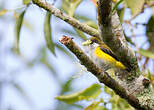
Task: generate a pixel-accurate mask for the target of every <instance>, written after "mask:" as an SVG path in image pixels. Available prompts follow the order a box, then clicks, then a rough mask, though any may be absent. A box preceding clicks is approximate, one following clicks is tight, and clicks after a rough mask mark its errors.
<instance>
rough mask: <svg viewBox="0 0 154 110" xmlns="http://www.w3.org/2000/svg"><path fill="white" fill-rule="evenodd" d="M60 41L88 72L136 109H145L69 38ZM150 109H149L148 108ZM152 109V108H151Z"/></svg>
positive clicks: (65, 37)
mask: <svg viewBox="0 0 154 110" xmlns="http://www.w3.org/2000/svg"><path fill="white" fill-rule="evenodd" d="M60 42H61V43H62V44H64V45H65V46H66V47H67V48H68V49H69V50H70V51H71V52H72V53H74V54H75V55H76V57H77V58H78V59H79V60H80V62H81V64H82V65H84V66H85V67H86V68H87V70H88V71H89V72H91V73H92V74H93V75H95V76H96V77H97V78H98V79H99V81H100V82H101V83H104V84H105V85H106V86H108V87H109V88H111V89H112V90H114V92H115V93H116V94H118V95H119V96H120V97H122V98H124V99H126V100H127V101H128V103H129V104H130V105H132V106H133V107H135V108H136V109H138V110H147V109H146V107H144V106H141V105H140V103H139V101H138V99H137V97H136V96H134V95H133V94H129V92H127V90H126V89H125V88H124V87H122V86H121V85H120V84H119V83H118V82H117V81H115V80H114V79H113V78H111V77H110V76H109V75H108V73H107V72H104V71H103V70H102V69H100V68H99V67H97V66H96V65H95V64H94V63H93V62H92V60H91V59H90V58H89V57H88V56H87V55H86V54H85V53H84V52H83V51H82V50H81V49H80V48H79V47H78V46H77V45H76V44H75V43H74V42H73V41H72V39H71V38H69V37H67V36H63V37H62V38H61V39H60ZM148 110H150V109H148ZM151 110H152V109H151Z"/></svg>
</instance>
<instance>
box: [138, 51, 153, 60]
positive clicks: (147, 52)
mask: <svg viewBox="0 0 154 110" xmlns="http://www.w3.org/2000/svg"><path fill="white" fill-rule="evenodd" d="M138 53H139V54H141V55H143V56H145V57H148V58H152V59H154V52H151V51H149V50H144V49H139V50H138Z"/></svg>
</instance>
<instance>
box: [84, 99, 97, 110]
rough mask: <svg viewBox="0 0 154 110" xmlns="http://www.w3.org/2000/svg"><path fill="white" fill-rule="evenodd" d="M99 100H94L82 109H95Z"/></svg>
mask: <svg viewBox="0 0 154 110" xmlns="http://www.w3.org/2000/svg"><path fill="white" fill-rule="evenodd" d="M99 103H100V102H96V101H94V102H93V103H92V104H90V105H89V106H88V107H86V108H85V109H84V110H95V109H96V107H98V104H99Z"/></svg>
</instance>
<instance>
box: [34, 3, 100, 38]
mask: <svg viewBox="0 0 154 110" xmlns="http://www.w3.org/2000/svg"><path fill="white" fill-rule="evenodd" d="M32 1H33V3H34V4H36V5H37V6H39V7H41V8H43V9H45V10H47V11H49V12H51V13H52V14H53V15H55V16H56V17H58V18H60V19H61V20H63V21H65V22H67V23H69V24H70V25H72V26H73V27H75V28H77V29H79V30H81V31H83V32H85V33H87V34H89V35H91V36H94V37H99V33H98V31H97V30H96V29H94V28H92V27H90V26H88V25H87V24H84V23H80V22H79V21H78V20H76V19H75V18H73V17H70V16H68V15H67V14H65V13H63V12H62V11H60V10H59V9H57V8H56V7H54V6H53V5H51V4H49V3H47V2H46V1H45V0H32Z"/></svg>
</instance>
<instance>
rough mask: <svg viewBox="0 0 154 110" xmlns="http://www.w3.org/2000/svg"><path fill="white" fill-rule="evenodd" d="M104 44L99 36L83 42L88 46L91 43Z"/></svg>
mask: <svg viewBox="0 0 154 110" xmlns="http://www.w3.org/2000/svg"><path fill="white" fill-rule="evenodd" d="M94 43H96V44H98V45H100V44H102V41H101V40H100V39H99V38H96V37H91V38H90V39H89V40H87V41H85V42H83V43H82V45H83V46H88V45H91V44H94Z"/></svg>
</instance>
